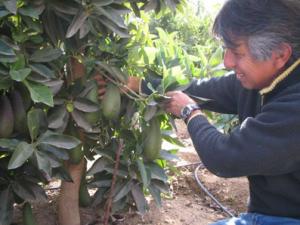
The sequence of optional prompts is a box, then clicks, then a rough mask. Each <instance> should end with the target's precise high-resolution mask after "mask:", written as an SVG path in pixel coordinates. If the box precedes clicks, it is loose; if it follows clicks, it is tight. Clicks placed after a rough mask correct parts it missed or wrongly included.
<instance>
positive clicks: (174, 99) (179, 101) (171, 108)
mask: <svg viewBox="0 0 300 225" xmlns="http://www.w3.org/2000/svg"><path fill="white" fill-rule="evenodd" d="M166 95H167V96H169V97H171V99H170V100H168V101H166V102H165V104H164V108H165V110H166V111H167V112H169V113H171V114H173V115H174V116H177V117H180V113H181V110H182V109H183V108H184V107H185V106H186V105H188V104H195V103H196V102H195V101H194V100H193V99H191V98H190V97H189V96H188V95H187V94H185V93H183V92H182V91H170V92H167V93H166Z"/></svg>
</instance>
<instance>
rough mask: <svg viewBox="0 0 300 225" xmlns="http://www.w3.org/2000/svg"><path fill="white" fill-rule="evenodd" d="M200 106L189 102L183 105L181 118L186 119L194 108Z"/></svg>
mask: <svg viewBox="0 0 300 225" xmlns="http://www.w3.org/2000/svg"><path fill="white" fill-rule="evenodd" d="M199 108H200V107H199V106H198V105H197V104H189V105H187V106H185V107H184V108H183V109H182V111H181V115H180V116H181V118H182V119H184V120H185V119H186V118H188V116H189V115H190V114H191V113H192V112H193V110H195V109H199Z"/></svg>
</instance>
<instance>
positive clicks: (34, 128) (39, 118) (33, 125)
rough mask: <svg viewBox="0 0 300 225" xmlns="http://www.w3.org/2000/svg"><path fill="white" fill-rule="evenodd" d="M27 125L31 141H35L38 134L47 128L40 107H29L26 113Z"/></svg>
mask: <svg viewBox="0 0 300 225" xmlns="http://www.w3.org/2000/svg"><path fill="white" fill-rule="evenodd" d="M27 126H28V129H29V133H30V137H31V140H32V141H35V140H36V138H37V137H38V135H39V134H40V133H41V132H43V131H45V130H46V129H47V121H46V116H45V113H44V111H43V110H41V109H34V108H33V109H31V110H30V111H29V112H28V113H27Z"/></svg>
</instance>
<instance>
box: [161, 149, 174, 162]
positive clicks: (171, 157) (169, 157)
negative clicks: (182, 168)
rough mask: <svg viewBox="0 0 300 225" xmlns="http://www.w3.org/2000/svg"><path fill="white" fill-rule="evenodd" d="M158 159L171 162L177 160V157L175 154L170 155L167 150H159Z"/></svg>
mask: <svg viewBox="0 0 300 225" xmlns="http://www.w3.org/2000/svg"><path fill="white" fill-rule="evenodd" d="M159 155H160V157H159V158H160V159H165V160H168V161H172V160H179V158H178V156H177V155H175V154H172V153H170V151H167V150H161V151H160V153H159Z"/></svg>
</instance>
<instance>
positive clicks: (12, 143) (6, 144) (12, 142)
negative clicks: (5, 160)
mask: <svg viewBox="0 0 300 225" xmlns="http://www.w3.org/2000/svg"><path fill="white" fill-rule="evenodd" d="M19 143H20V140H18V139H5V138H1V139H0V147H1V148H8V149H10V150H13V149H15V148H16V147H17V145H18V144H19Z"/></svg>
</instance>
